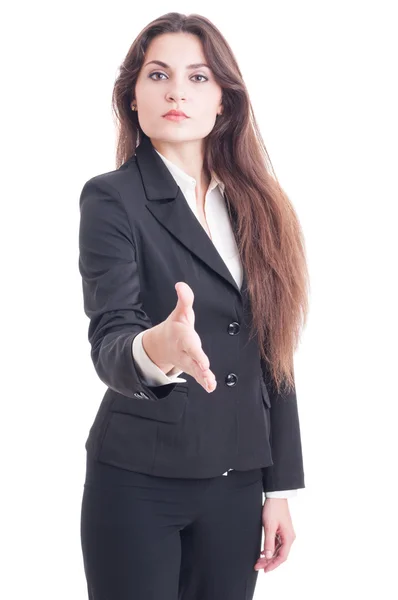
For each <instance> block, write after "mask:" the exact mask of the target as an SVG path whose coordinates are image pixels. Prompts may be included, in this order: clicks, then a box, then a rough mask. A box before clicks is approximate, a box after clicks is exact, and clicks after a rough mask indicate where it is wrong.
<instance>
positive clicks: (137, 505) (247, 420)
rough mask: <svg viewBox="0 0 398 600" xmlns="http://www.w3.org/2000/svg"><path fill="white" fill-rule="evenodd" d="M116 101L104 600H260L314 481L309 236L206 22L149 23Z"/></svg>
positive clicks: (96, 441) (225, 51)
mask: <svg viewBox="0 0 398 600" xmlns="http://www.w3.org/2000/svg"><path fill="white" fill-rule="evenodd" d="M113 106H114V108H115V113H116V115H117V117H118V119H119V125H120V127H119V138H118V145H117V168H116V169H115V170H114V171H111V172H108V173H103V174H101V175H97V176H95V177H93V178H91V179H90V180H89V181H87V182H86V183H85V185H84V187H83V190H82V192H81V197H80V209H81V220H80V232H79V250H80V255H79V269H80V273H81V276H82V280H83V294H84V308H85V312H86V314H87V316H88V317H89V318H90V325H89V331H88V338H89V341H90V344H91V348H92V350H91V356H92V359H93V363H94V366H95V369H96V371H97V373H98V376H99V377H100V379H101V380H102V381H103V382H104V383H105V384H106V386H107V390H106V392H105V395H104V398H103V400H102V403H101V405H100V407H99V409H98V412H97V415H96V417H95V420H94V423H93V425H92V427H91V429H90V433H89V436H88V439H87V442H86V450H87V471H86V479H85V487H84V494H83V502H82V515H81V539H82V550H83V558H84V568H85V574H86V578H87V585H88V594H89V597H90V598H91V599H94V600H105V599H106V600H109V599H110V598H112V600H127V599H129V600H130V599H131V598H134V599H135V600H141V599H142V600H177V599H183V600H188V599H189V600H194V599H195V600H210V599H215V598H217V599H219V598H228V600H248V599H251V598H252V597H253V594H254V589H255V585H256V581H257V575H258V569H260V568H262V569H264V571H265V572H267V571H270V570H271V569H274V568H276V567H277V566H278V565H279V564H281V563H282V562H283V561H285V560H286V558H287V556H288V553H289V550H290V547H291V544H292V542H293V540H294V538H295V534H294V530H293V526H292V522H291V518H290V513H289V507H288V500H287V498H288V497H289V495H293V494H294V493H295V490H297V489H298V488H304V487H305V486H304V470H303V459H302V451H301V439H300V427H299V418H298V409H297V399H296V394H295V386H294V372H293V353H294V350H295V348H296V346H297V340H298V336H299V332H300V328H301V326H302V323H301V319H302V317H303V315H304V320H305V317H306V313H307V283H308V273H307V268H306V261H305V252H304V244H303V239H302V234H301V230H300V226H299V223H298V219H297V217H296V215H295V212H294V210H293V208H292V206H291V204H290V202H289V200H288V198H287V197H286V195H285V194H284V193H283V191H282V190H281V188H280V186H279V185H278V183H277V180H276V178H274V177H272V176H271V174H270V172H269V168H268V163H267V160H266V156H267V155H266V151H265V148H264V145H263V142H262V140H261V135H260V133H259V130H258V128H257V125H256V121H255V118H254V116H253V113H252V109H251V105H250V101H249V97H248V93H247V91H246V88H245V85H244V83H243V80H242V76H241V73H240V71H239V68H238V66H237V63H236V60H235V58H234V56H233V53H232V51H231V49H230V47H229V46H228V44H227V42H226V41H225V39H224V38H223V37H222V35H221V33H220V32H219V31H218V29H217V28H216V27H215V26H214V25H213V24H212V23H211V22H210V21H209V20H207V19H206V18H204V17H202V16H199V15H190V16H185V15H181V14H179V13H169V14H166V15H164V16H162V17H160V18H158V19H156V20H155V21H153V22H152V23H150V24H149V25H148V26H147V27H146V28H145V29H144V30H143V31H142V32H141V33H140V35H139V36H138V37H137V38H136V40H135V41H134V43H133V45H132V46H131V48H130V50H129V51H128V54H127V56H126V58H125V60H124V61H123V64H122V66H121V70H120V74H119V76H118V78H117V81H116V84H115V88H114V95H113ZM173 111H174V112H173ZM175 111H177V114H176V112H175ZM181 112H182V113H184V114H182V115H181ZM181 374H183V376H182V377H180V375H181ZM263 492H264V493H265V496H266V501H265V502H264V505H263V502H262V500H263V496H262V494H263ZM263 529H264V534H265V535H264V547H263V554H265V556H264V557H261V556H260V549H261V539H262V532H263ZM269 557H271V558H269Z"/></svg>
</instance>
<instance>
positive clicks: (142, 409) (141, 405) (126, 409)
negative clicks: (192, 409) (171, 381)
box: [110, 383, 188, 423]
mask: <svg viewBox="0 0 398 600" xmlns="http://www.w3.org/2000/svg"><path fill="white" fill-rule="evenodd" d="M114 394H115V399H114V401H113V402H112V405H111V408H110V412H116V413H125V414H129V415H136V416H138V417H144V418H145V419H152V420H154V421H162V422H163V423H176V422H177V421H179V420H180V419H181V417H182V414H183V412H184V409H185V406H186V404H187V402H188V385H186V384H183V383H177V384H176V386H175V387H174V389H173V391H172V392H170V394H169V395H168V396H167V397H166V398H161V399H159V400H157V401H153V400H146V399H145V398H129V397H128V396H123V395H122V394H118V393H117V392H114Z"/></svg>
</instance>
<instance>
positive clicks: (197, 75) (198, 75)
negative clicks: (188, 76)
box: [194, 74, 208, 81]
mask: <svg viewBox="0 0 398 600" xmlns="http://www.w3.org/2000/svg"><path fill="white" fill-rule="evenodd" d="M194 77H204V78H205V80H206V81H208V78H207V77H206V75H200V74H198V75H194Z"/></svg>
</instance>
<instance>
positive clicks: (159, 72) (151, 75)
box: [148, 71, 208, 83]
mask: <svg viewBox="0 0 398 600" xmlns="http://www.w3.org/2000/svg"><path fill="white" fill-rule="evenodd" d="M154 75H164V76H165V77H167V75H165V73H162V72H161V71H154V72H153V73H151V74H150V75H148V77H149V78H150V79H152V81H159V79H153V76H154ZM193 77H204V80H205V81H208V78H207V77H206V75H200V74H198V75H193ZM202 81H203V80H202ZM198 83H201V82H198Z"/></svg>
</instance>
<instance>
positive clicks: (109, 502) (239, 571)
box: [81, 457, 263, 600]
mask: <svg viewBox="0 0 398 600" xmlns="http://www.w3.org/2000/svg"><path fill="white" fill-rule="evenodd" d="M261 475H262V472H261V469H253V470H250V471H230V472H229V473H228V475H220V476H219V477H212V478H207V479H181V478H168V477H157V476H153V475H147V474H145V473H137V472H132V471H128V470H125V469H119V468H116V467H113V466H110V465H106V464H102V463H100V462H97V461H93V460H91V459H89V458H88V457H87V467H86V478H85V483H84V491H83V498H82V509H81V545H82V552H83V562H84V570H85V575H86V579H87V587H88V597H89V599H90V600H251V599H252V598H253V595H254V589H255V586H256V582H257V576H258V572H257V571H255V569H254V565H255V563H256V562H257V559H258V558H259V557H260V552H261V540H262V518H261V517H262V506H263V490H262V480H261Z"/></svg>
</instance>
